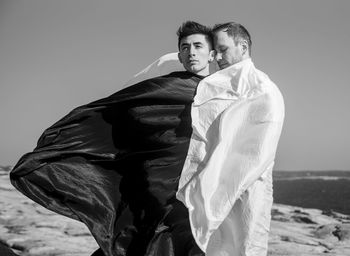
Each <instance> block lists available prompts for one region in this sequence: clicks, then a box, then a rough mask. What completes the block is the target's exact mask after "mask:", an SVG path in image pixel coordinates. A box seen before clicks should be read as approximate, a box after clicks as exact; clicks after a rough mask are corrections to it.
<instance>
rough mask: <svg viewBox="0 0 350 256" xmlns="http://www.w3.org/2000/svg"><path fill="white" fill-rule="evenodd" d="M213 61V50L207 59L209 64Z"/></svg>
mask: <svg viewBox="0 0 350 256" xmlns="http://www.w3.org/2000/svg"><path fill="white" fill-rule="evenodd" d="M214 59H215V50H211V51H210V52H209V59H208V61H209V63H210V62H213V61H214Z"/></svg>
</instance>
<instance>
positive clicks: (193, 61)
mask: <svg viewBox="0 0 350 256" xmlns="http://www.w3.org/2000/svg"><path fill="white" fill-rule="evenodd" d="M188 63H190V64H194V63H198V60H188Z"/></svg>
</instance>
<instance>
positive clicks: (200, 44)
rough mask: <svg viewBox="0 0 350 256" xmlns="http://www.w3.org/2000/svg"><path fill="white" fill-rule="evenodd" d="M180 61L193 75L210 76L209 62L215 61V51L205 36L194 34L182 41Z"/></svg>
mask: <svg viewBox="0 0 350 256" xmlns="http://www.w3.org/2000/svg"><path fill="white" fill-rule="evenodd" d="M179 47H180V49H179V60H180V62H181V63H182V65H183V66H184V68H185V69H186V70H187V71H188V72H191V73H194V74H197V75H200V76H207V75H209V62H211V61H212V60H213V59H214V51H213V50H211V47H210V45H209V43H208V41H207V39H206V36H205V35H203V34H193V35H189V36H187V37H184V38H182V39H181V41H180V46H179Z"/></svg>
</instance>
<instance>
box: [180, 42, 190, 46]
mask: <svg viewBox="0 0 350 256" xmlns="http://www.w3.org/2000/svg"><path fill="white" fill-rule="evenodd" d="M188 45H190V44H189V43H181V44H180V47H182V46H188Z"/></svg>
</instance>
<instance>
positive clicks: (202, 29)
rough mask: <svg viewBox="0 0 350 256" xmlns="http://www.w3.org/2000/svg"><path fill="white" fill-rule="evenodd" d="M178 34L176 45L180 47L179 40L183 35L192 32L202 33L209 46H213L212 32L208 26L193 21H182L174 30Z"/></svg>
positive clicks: (191, 33)
mask: <svg viewBox="0 0 350 256" xmlns="http://www.w3.org/2000/svg"><path fill="white" fill-rule="evenodd" d="M176 34H177V36H178V43H177V47H178V48H179V49H180V43H181V40H182V39H183V38H184V37H187V36H190V35H193V34H202V35H205V36H206V39H207V41H208V43H209V46H210V48H213V45H214V42H213V41H214V40H213V33H212V31H211V28H210V27H207V26H204V25H202V24H199V23H197V22H194V21H186V22H184V23H182V25H181V26H180V27H179V29H178V30H177V32H176Z"/></svg>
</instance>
